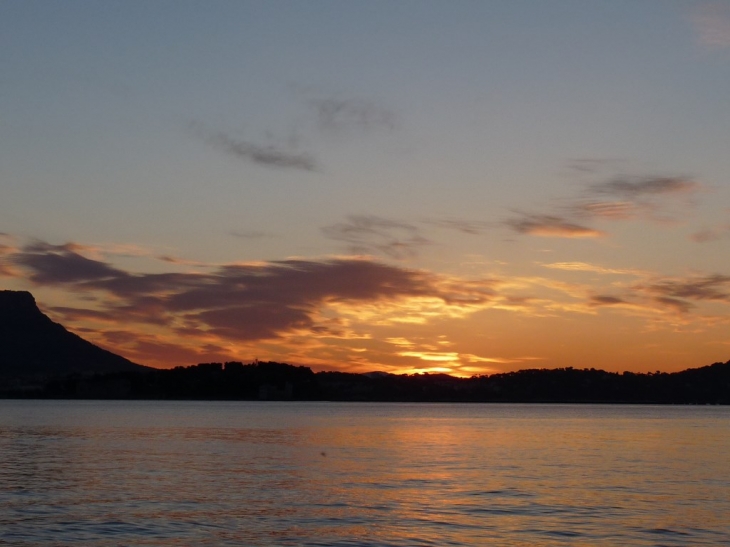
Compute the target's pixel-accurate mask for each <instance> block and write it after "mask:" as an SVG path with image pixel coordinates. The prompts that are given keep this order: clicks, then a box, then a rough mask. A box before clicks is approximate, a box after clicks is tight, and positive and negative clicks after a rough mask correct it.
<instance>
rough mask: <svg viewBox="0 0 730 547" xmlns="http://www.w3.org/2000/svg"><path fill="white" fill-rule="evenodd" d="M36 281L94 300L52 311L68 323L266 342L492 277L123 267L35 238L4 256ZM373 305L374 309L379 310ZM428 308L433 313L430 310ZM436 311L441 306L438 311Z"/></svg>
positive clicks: (450, 299)
mask: <svg viewBox="0 0 730 547" xmlns="http://www.w3.org/2000/svg"><path fill="white" fill-rule="evenodd" d="M12 260H13V263H14V264H16V265H18V266H19V267H20V268H22V269H23V270H24V271H25V273H26V276H27V278H28V279H29V280H30V281H31V282H32V283H34V284H35V285H37V286H63V287H64V288H66V289H67V290H70V291H74V292H76V293H79V294H83V295H87V296H91V295H94V296H95V302H94V305H93V306H92V309H81V308H71V307H56V308H54V310H53V311H54V312H55V313H57V314H59V315H63V316H64V317H66V318H69V319H73V320H92V321H111V322H113V321H127V322H137V323H151V324H156V325H160V326H165V327H168V328H170V329H177V330H179V331H182V330H184V331H185V332H186V333H187V334H195V333H197V334H198V335H199V336H211V335H212V336H215V337H219V338H224V339H231V340H238V341H252V340H268V339H276V338H279V337H282V336H284V335H288V334H291V333H296V332H308V333H310V334H312V335H314V334H320V335H322V336H337V335H338V334H337V333H338V332H340V331H341V332H342V333H345V332H346V331H345V329H344V328H342V324H340V323H337V321H334V322H333V320H332V317H326V316H325V315H323V310H325V309H330V310H332V312H333V313H338V310H340V311H343V310H344V311H343V313H349V314H350V315H351V316H353V317H355V316H357V313H358V312H359V310H360V307H362V306H363V305H370V306H383V305H384V304H388V305H392V306H394V309H395V310H397V309H398V308H399V307H400V306H404V308H405V310H401V311H400V312H399V313H401V315H402V314H407V313H408V311H407V309H408V305H406V301H409V300H410V301H413V305H414V306H416V307H418V308H419V310H420V306H421V304H418V302H419V301H430V302H440V303H441V304H440V306H441V307H442V308H444V307H451V308H454V309H456V308H463V309H464V310H467V309H472V308H474V307H479V306H481V305H484V304H485V303H487V302H488V301H489V300H490V298H491V297H492V294H493V291H492V287H493V284H494V282H493V281H472V282H469V281H468V280H459V281H454V280H451V279H450V278H447V277H444V276H438V275H435V274H431V273H428V272H423V271H419V270H410V269H405V268H400V267H395V266H389V265H386V264H382V263H379V262H375V261H373V260H366V259H355V258H340V259H329V260H305V259H290V260H283V261H276V262H264V263H256V264H225V265H222V266H213V267H211V268H209V269H208V270H207V271H201V272H182V273H132V272H128V271H124V270H122V269H119V268H117V267H114V266H112V265H111V264H109V263H106V262H103V261H98V260H92V259H89V258H86V257H84V256H82V254H80V251H79V249H78V246H77V245H74V244H66V245H49V244H46V243H35V244H33V245H28V246H26V247H23V248H22V249H20V250H19V251H18V252H16V253H15V254H14V255H13V256H12ZM382 312H383V310H382V309H381V313H382ZM435 313H436V312H435ZM438 313H442V312H438Z"/></svg>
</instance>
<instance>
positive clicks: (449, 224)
mask: <svg viewBox="0 0 730 547" xmlns="http://www.w3.org/2000/svg"><path fill="white" fill-rule="evenodd" d="M425 222H426V224H430V225H432V226H437V227H438V228H444V229H447V230H455V231H457V232H461V233H463V234H469V235H479V234H482V233H484V232H485V231H487V230H489V229H491V228H494V227H495V226H498V224H497V223H494V222H487V221H478V220H458V219H440V220H427V221H425Z"/></svg>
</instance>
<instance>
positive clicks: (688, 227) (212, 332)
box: [0, 0, 730, 374]
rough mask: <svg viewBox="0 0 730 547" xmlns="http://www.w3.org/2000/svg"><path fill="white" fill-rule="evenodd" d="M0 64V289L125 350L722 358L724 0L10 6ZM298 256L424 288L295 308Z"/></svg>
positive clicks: (440, 359) (628, 363)
mask: <svg viewBox="0 0 730 547" xmlns="http://www.w3.org/2000/svg"><path fill="white" fill-rule="evenodd" d="M0 68H1V69H2V72H1V73H0V119H1V120H2V123H1V124H0V142H1V143H2V146H1V147H0V185H1V186H0V188H1V191H2V199H1V200H0V232H2V233H3V234H4V235H3V236H2V238H3V240H2V242H0V244H1V245H2V246H0V252H2V256H0V260H2V261H3V262H2V263H0V273H3V272H4V281H3V284H4V286H6V287H7V288H25V289H30V290H32V291H33V292H34V294H36V295H37V297H38V300H39V302H40V303H41V305H42V306H43V307H44V309H46V311H47V312H48V313H49V314H51V315H52V316H53V317H54V318H55V319H57V320H59V321H62V322H64V324H67V325H69V326H70V327H71V328H73V329H75V330H77V331H78V332H80V333H83V334H84V335H85V336H87V337H89V338H90V339H93V340H94V341H96V342H98V343H100V344H102V345H104V346H105V347H109V348H110V349H113V350H115V351H118V352H120V353H123V354H125V355H127V356H129V357H131V358H134V359H137V360H139V361H142V362H150V363H153V364H157V365H159V366H165V365H166V363H169V364H184V363H188V364H190V363H192V362H196V360H210V359H208V357H210V358H213V357H215V358H218V359H226V358H240V359H243V360H247V359H249V358H253V357H259V358H267V357H270V358H276V359H279V360H288V361H296V362H298V363H302V364H311V365H313V366H317V367H319V368H334V367H339V368H344V369H351V370H366V369H367V370H371V369H373V368H381V369H386V370H393V371H420V370H435V369H439V370H441V369H443V370H444V371H447V372H452V373H459V374H471V373H479V372H490V371H495V370H505V369H513V368H524V367H525V366H527V365H530V366H564V365H569V366H580V364H581V363H585V364H586V365H587V364H588V363H589V361H590V362H591V363H593V362H598V363H600V364H601V365H602V366H605V367H606V368H614V369H621V368H622V367H623V368H632V369H643V368H646V367H649V368H651V369H652V370H653V369H655V368H657V366H659V365H661V366H662V367H663V368H665V369H676V368H681V367H684V366H688V365H690V364H697V365H700V364H705V361H707V360H726V358H727V351H728V347H727V344H726V341H727V340H728V334H730V333H729V332H728V323H727V321H726V320H725V319H724V317H725V315H727V304H728V303H730V296H728V294H730V282H729V280H728V279H726V277H727V276H728V275H729V274H730V264H728V260H727V258H726V257H727V250H728V242H729V241H730V199H728V198H729V197H730V195H729V194H730V191H729V190H728V173H729V172H730V154H728V151H727V148H728V143H730V94H728V92H727V90H728V89H730V70H729V68H730V3H727V2H703V1H669V0H663V1H644V2H634V1H612V2H587V1H585V0H583V1H554V2H538V1H527V0H525V1H509V2H507V1H493V2H466V1H464V2H427V1H417V2H415V1H414V2H406V1H402V2H357V3H356V2H324V1H311V2H284V1H279V2H263V1H262V2H238V1H237V2H222V1H213V2H181V1H175V2H154V3H150V2H131V1H126V2H76V1H67V2H63V3H61V2H47V1H46V2H36V1H24V2H6V3H4V4H2V6H0ZM29 257H31V258H29ZM292 260H294V261H299V262H296V264H298V266H297V267H296V268H294V269H295V270H296V269H297V268H298V271H304V270H306V271H307V272H309V273H310V274H311V275H315V273H313V272H316V275H322V276H324V278H325V279H326V278H327V276H335V277H334V278H336V276H337V275H340V274H339V273H337V272H339V271H340V270H338V269H337V268H339V267H340V266H342V264H341V263H337V264H339V266H336V265H335V264H334V263H333V262H332V261H336V260H346V261H351V262H352V263H353V264H355V265H359V266H362V267H364V268H366V269H367V271H368V272H370V275H376V273H375V272H378V274H377V275H381V274H383V275H385V274H384V272H385V271H386V270H387V272H389V273H388V275H391V274H392V275H394V276H395V277H394V278H393V279H394V280H391V281H388V282H385V281H383V282H384V283H385V284H386V285H387V284H388V283H396V281H395V279H396V278H397V279H399V280H400V281H399V282H403V283H405V281H404V280H405V279H408V280H410V281H408V282H409V283H414V278H413V277H409V275H410V274H414V275H415V274H418V276H420V277H419V280H420V281H419V283H421V284H420V285H418V287H415V286H411V285H409V288H408V290H405V289H404V290H403V291H401V292H396V293H388V292H387V291H386V292H385V293H384V292H383V290H382V288H383V287H382V286H380V285H377V284H376V285H377V287H379V288H376V286H375V285H373V286H372V289H373V293H372V294H360V293H357V294H355V293H353V292H352V290H350V289H351V288H348V287H345V286H343V287H342V288H341V291H340V292H338V291H337V290H334V289H333V290H332V291H329V292H328V291H325V292H323V293H317V294H316V295H313V294H308V295H307V297H306V298H304V296H303V293H302V292H300V293H296V294H294V293H295V292H296V291H294V289H293V288H292V287H295V286H297V285H296V284H297V283H299V281H294V280H293V279H290V278H289V277H287V276H281V278H279V274H278V273H277V272H279V270H277V269H276V268H274V269H272V265H276V264H282V263H286V264H289V265H290V267H293V266H291V264H294V263H293V262H291V261H292ZM84 261H88V262H84ZM287 261H289V262H287ZM240 264H246V265H256V267H258V268H260V271H259V273H260V275H261V276H262V277H264V278H266V279H268V280H270V281H271V283H272V285H271V287H274V286H275V287H277V293H276V294H277V295H278V294H281V293H287V294H289V296H290V300H288V301H287V300H285V299H283V298H280V297H279V296H277V297H276V298H273V297H272V298H273V300H265V301H262V302H259V301H257V300H256V299H255V296H252V295H251V294H249V293H245V294H243V293H241V294H238V296H235V291H233V289H231V286H230V285H228V283H229V282H230V278H229V277H226V275H227V274H226V275H224V274H223V273H222V272H223V271H224V269H225V268H226V267H228V266H231V265H240ZM303 264H306V266H303ZM323 264H327V265H329V266H328V267H331V268H333V269H332V270H328V269H327V268H324V269H322V268H320V266H321V265H323ZM348 264H349V263H348ZM363 265H366V266H363ZM91 266H93V267H91ZM372 266H378V267H381V266H382V267H383V268H385V270H380V269H377V268H375V269H373V268H371V267H372ZM104 268H107V269H104ZM222 268H223V269H222ZM225 271H226V272H227V271H228V270H225ZM342 271H345V270H344V269H343V270H342ZM347 271H350V270H349V269H347ZM90 272H91V273H90ZM102 272H103V273H102ZM173 273H174V274H177V275H181V276H182V275H186V276H190V277H189V278H185V279H186V281H185V282H184V283H183V285H184V287H186V288H183V285H179V284H176V283H171V284H170V286H168V287H164V286H162V285H159V286H158V285H155V287H156V289H155V291H152V292H150V291H151V289H149V287H148V286H147V285H145V287H147V288H145V289H142V288H140V287H139V286H138V287H137V288H136V289H132V288H125V291H120V290H116V289H111V288H110V285H108V284H100V283H99V281H100V280H107V281H108V280H109V279H111V278H112V277H115V276H117V277H119V276H122V277H124V276H127V277H125V279H127V278H131V279H134V280H136V281H137V282H139V283H141V282H142V281H141V280H142V279H143V278H144V276H148V275H153V274H160V275H164V274H170V275H172V274H173ZM404 274H408V275H405V277H402V276H403V275H404ZM247 275H248V274H247ZM348 275H349V274H348ZM89 276H91V277H89ZM94 276H97V277H94ZM99 276H101V277H99ZM130 276H131V277H130ZM195 276H198V277H195ZM208 276H210V277H208ZM418 276H416V277H418ZM426 277H428V279H429V281H428V282H427V283H426V282H424V281H423V279H425V278H426ZM203 278H205V280H204V281H202V279H203ZM223 278H225V279H226V281H225V283H223V282H222V281H221V279H223ZM334 278H333V279H334ZM144 279H147V278H144ZM192 279H196V280H198V281H201V282H204V283H206V284H207V285H206V286H208V285H210V284H211V283H212V284H215V283H220V284H221V287H227V290H230V291H232V292H231V293H230V294H231V298H232V299H233V300H231V302H228V303H225V304H224V303H222V302H220V301H219V300H216V299H214V300H211V301H198V300H196V306H197V307H193V308H185V309H184V310H182V309H180V308H176V307H175V304H174V302H176V300H175V296H176V295H177V296H180V295H181V294H182V292H184V291H186V290H192V289H190V286H191V283H192V281H191V280H192ZM307 279H310V278H307ZM284 280H286V281H287V283H292V284H293V285H291V286H289V285H287V288H286V290H285V288H284V287H283V286H280V285H279V283H283V282H284ZM92 281H93V282H92ZM370 281H372V280H371V279H370ZM310 282H314V281H312V280H311V279H310ZM314 284H315V285H316V284H317V283H316V282H314ZM333 284H334V285H337V283H333ZM364 285H368V284H367V283H364ZM447 286H448V287H450V288H449V289H448V291H447V290H446V289H444V287H447ZM477 286H478V287H479V288H478V289H476V288H475V287H477ZM125 287H126V285H125ZM454 287H460V291H461V292H460V293H459V296H458V297H456V296H454V295H453V294H452V293H453V292H454V290H455V289H454ZM469 287H472V288H471V289H469ZM472 289H473V290H472ZM196 290H197V289H196ZM221 290H222V288H221ZM272 290H273V289H272ZM135 291H136V292H135ZM145 291H146V292H145ZM444 291H446V292H444ZM457 292H459V291H457ZM386 293H387V294H386ZM446 293H448V295H451V296H447V295H446ZM266 294H269V293H268V292H267V293H266ZM271 294H273V293H271ZM143 296H144V299H143V298H142V297H143ZM235 298H239V299H240V300H235ZM460 299H461V300H460ZM234 300H235V301H234ZM151 301H154V308H155V310H156V311H155V313H154V314H153V313H152V312H151V311H150V310H148V309H147V308H145V307H144V305H143V302H147V303H149V302H151ZM464 302H470V303H469V304H465V303H464ZM257 306H259V307H257ZM260 306H264V307H266V306H268V307H267V308H266V309H267V310H271V309H278V310H279V312H280V314H279V312H277V314H278V315H277V314H275V315H276V317H277V319H276V320H274V319H271V325H270V327H271V328H269V329H264V330H263V331H261V332H262V334H260V336H258V337H256V336H253V335H251V336H249V335H247V334H246V333H247V332H253V331H255V330H256V329H253V326H252V322H251V319H250V315H251V314H254V315H255V313H264V314H266V313H268V311H267V312H262V311H261V310H262V309H263V308H261V307H260ZM277 306H281V309H279V308H277ZM131 309H136V310H137V313H135V314H131V315H130V314H129V313H126V312H127V311H129V310H131ZM120 310H126V311H125V312H124V313H122V312H121V311H120ZM144 310H146V311H144ZM92 312H93V313H92ZM145 313H146V314H147V316H146V317H147V318H148V319H145V318H144V317H145ZM94 314H96V315H94ZM155 314H156V315H155ZM92 316H93V317H95V318H96V320H95V321H94V320H92ZM153 316H154V317H155V319H154V321H150V320H149V318H150V317H153ZM223 316H225V321H224V320H223ZM211 317H215V318H216V319H215V321H213V320H212V319H211ZM115 318H116V319H115ZM223 323H225V325H223ZM327 325H329V326H327ZM332 325H337V328H334V327H333V326H332ZM223 327H225V328H223ZM229 327H230V328H229ZM325 327H326V328H325ZM247 329H249V330H247ZM250 329H253V331H251V330H250ZM327 329H330V330H327ZM490 332H499V333H500V334H499V336H497V335H490V334H487V333H490ZM242 333H243V334H242ZM528 338H529V339H530V340H533V341H534V344H532V343H531V344H530V348H529V349H530V351H529V352H527V353H525V352H524V351H523V346H524V340H525V339H528ZM533 346H534V347H533ZM145 348H146V349H145ZM201 348H208V349H201ZM581 348H582V349H581ZM165 356H167V357H165ZM434 367H435V369H434ZM480 367H481V368H480Z"/></svg>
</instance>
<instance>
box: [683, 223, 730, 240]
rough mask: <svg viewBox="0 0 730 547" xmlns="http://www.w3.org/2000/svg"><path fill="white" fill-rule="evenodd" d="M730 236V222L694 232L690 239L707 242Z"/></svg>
mask: <svg viewBox="0 0 730 547" xmlns="http://www.w3.org/2000/svg"><path fill="white" fill-rule="evenodd" d="M728 238H730V223H726V224H719V225H717V226H714V227H712V228H704V229H702V230H699V231H697V232H695V233H693V234H692V235H691V236H690V239H691V240H692V241H694V242H696V243H707V242H709V241H718V240H721V239H728Z"/></svg>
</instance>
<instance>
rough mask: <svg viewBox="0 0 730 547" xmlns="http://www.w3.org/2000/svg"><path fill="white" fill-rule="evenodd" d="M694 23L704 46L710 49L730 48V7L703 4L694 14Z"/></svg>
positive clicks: (718, 3)
mask: <svg viewBox="0 0 730 547" xmlns="http://www.w3.org/2000/svg"><path fill="white" fill-rule="evenodd" d="M692 22H693V24H694V27H695V30H696V32H697V35H698V38H699V41H700V43H701V44H702V45H704V46H706V47H708V48H710V49H724V48H730V5H728V4H727V3H720V2H713V3H704V4H701V5H699V6H697V7H696V8H695V10H694V12H693V13H692Z"/></svg>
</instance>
